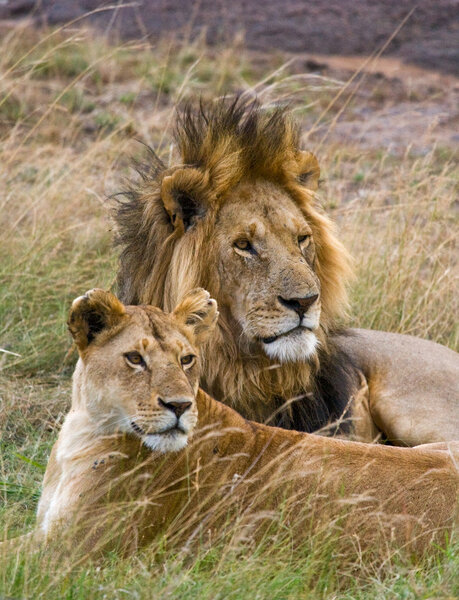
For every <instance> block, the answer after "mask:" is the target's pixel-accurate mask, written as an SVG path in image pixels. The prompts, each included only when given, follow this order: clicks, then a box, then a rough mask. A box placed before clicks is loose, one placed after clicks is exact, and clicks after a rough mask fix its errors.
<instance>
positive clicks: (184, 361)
mask: <svg viewBox="0 0 459 600" xmlns="http://www.w3.org/2000/svg"><path fill="white" fill-rule="evenodd" d="M194 359H195V355H194V354H187V355H186V356H182V358H181V359H180V363H181V364H182V366H184V367H186V366H189V365H191V363H192V362H193V361H194Z"/></svg>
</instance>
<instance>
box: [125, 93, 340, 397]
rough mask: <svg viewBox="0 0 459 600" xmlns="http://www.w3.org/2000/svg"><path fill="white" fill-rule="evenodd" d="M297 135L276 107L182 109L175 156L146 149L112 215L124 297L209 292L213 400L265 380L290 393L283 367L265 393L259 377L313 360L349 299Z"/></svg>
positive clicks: (162, 299)
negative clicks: (216, 314) (216, 315)
mask: <svg viewBox="0 0 459 600" xmlns="http://www.w3.org/2000/svg"><path fill="white" fill-rule="evenodd" d="M299 139H300V136H299V129H298V127H297V126H296V125H295V124H294V123H293V122H292V119H291V117H290V115H289V113H288V111H286V110H284V109H282V108H274V109H272V110H262V109H261V108H260V107H259V106H258V105H255V104H252V105H247V104H244V102H242V101H241V100H240V99H236V100H235V101H234V102H232V103H228V102H227V101H226V100H222V101H217V102H215V103H213V104H210V105H208V106H201V110H200V111H198V112H194V111H192V110H191V109H189V108H187V109H185V110H184V111H183V112H182V113H181V114H180V115H179V118H178V122H177V127H176V142H177V146H178V149H179V151H180V155H181V159H180V161H179V164H176V165H174V166H171V167H166V166H165V165H163V164H162V163H161V161H159V159H158V158H157V157H156V156H155V155H154V154H153V153H152V155H151V160H150V161H149V163H147V164H145V165H144V166H139V171H140V173H141V175H142V182H141V183H140V184H136V185H134V186H133V187H132V189H131V190H129V191H128V192H127V193H126V194H125V196H126V199H125V201H123V202H122V203H120V205H119V208H118V210H117V213H116V219H117V223H118V227H119V229H118V243H119V244H121V245H122V246H123V251H122V254H121V268H120V272H119V284H120V293H121V296H122V298H123V300H125V301H127V302H129V303H133V304H137V303H151V304H155V305H157V306H161V307H162V308H164V309H166V310H171V308H172V307H173V306H174V305H175V303H176V302H177V301H178V300H180V298H182V297H183V295H184V294H186V292H187V291H188V290H189V289H192V288H194V287H197V286H200V287H204V288H206V289H208V290H209V291H210V293H211V294H212V296H213V297H215V298H216V299H217V301H218V304H219V310H220V314H221V317H220V319H219V327H218V329H217V331H216V334H215V335H214V336H213V338H212V341H211V343H210V344H209V345H208V347H207V349H206V353H205V357H206V368H205V369H204V373H203V375H204V378H205V379H204V387H206V388H207V389H208V390H210V391H212V392H213V393H214V394H216V395H217V397H219V398H221V397H222V395H221V394H220V391H221V390H222V388H223V387H225V388H228V389H229V388H232V387H233V388H234V386H236V387H237V388H238V390H239V391H236V390H234V389H233V391H234V392H235V393H237V394H243V392H242V391H241V390H243V389H245V390H246V393H247V394H249V396H251V397H255V396H254V394H255V395H256V396H259V397H266V396H267V395H268V393H274V394H277V393H279V392H278V391H276V390H275V389H274V387H273V383H272V378H273V377H274V378H275V377H277V378H278V380H279V386H278V388H279V389H280V390H285V392H286V393H290V391H291V389H287V388H286V386H285V385H284V384H282V383H281V381H280V380H281V377H282V374H281V371H278V373H277V374H274V373H273V372H272V376H270V379H269V380H268V379H267V380H266V389H264V390H263V389H262V388H263V385H264V384H262V383H261V382H260V377H265V374H266V372H267V371H266V370H267V369H269V368H270V366H271V365H274V364H279V363H281V365H282V368H283V369H284V367H285V369H284V371H285V370H288V368H289V365H292V368H295V369H298V368H300V369H303V368H304V365H308V364H309V363H312V364H314V365H316V364H317V349H318V347H319V345H320V344H321V343H324V342H325V338H326V335H327V332H328V331H329V329H330V327H332V326H333V323H334V321H335V319H336V317H337V316H338V315H340V314H342V313H343V311H344V310H345V308H346V306H347V304H346V289H345V286H346V281H347V277H348V275H349V274H350V266H349V256H348V254H347V252H346V250H345V249H344V247H343V246H342V245H341V243H340V242H339V241H338V240H337V239H336V237H335V235H334V230H333V226H332V224H331V222H330V221H329V219H328V218H327V217H326V216H325V215H324V214H323V212H322V210H321V209H320V207H319V206H318V202H317V198H316V195H315V191H316V190H317V187H318V180H319V173H320V169H319V166H318V163H317V160H316V158H315V157H314V156H313V155H312V154H311V153H310V152H306V151H302V150H300V147H299ZM323 345H325V344H323ZM216 363H218V368H217V367H216V366H215V365H216ZM299 365H300V366H299ZM247 369H250V373H249V372H248V371H247ZM306 370H307V367H306ZM260 373H261V375H260ZM241 374H242V375H241ZM223 377H226V381H225V382H224V383H222V378H223ZM266 377H268V376H267V375H266ZM217 378H218V380H219V382H218V384H215V385H214V383H215V381H216V380H217ZM294 380H295V381H297V380H298V377H293V376H290V381H294ZM235 381H236V383H235V384H234V382H235ZM251 384H253V386H252V387H251V388H250V390H249V387H247V386H250V385H251ZM287 387H288V386H287ZM290 387H291V386H290ZM268 389H269V390H271V391H270V392H267V390H268ZM300 389H301V386H300ZM226 393H227V390H226V389H225V390H224V391H223V394H225V395H226Z"/></svg>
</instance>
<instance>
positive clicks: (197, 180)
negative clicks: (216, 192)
mask: <svg viewBox="0 0 459 600" xmlns="http://www.w3.org/2000/svg"><path fill="white" fill-rule="evenodd" d="M208 181H209V178H208V175H206V174H205V173H203V172H202V171H200V170H199V169H192V168H184V169H178V170H177V171H175V172H174V173H173V174H172V175H167V176H166V177H164V179H163V181H162V183H161V199H162V201H163V204H164V208H165V209H166V211H167V213H168V215H169V218H170V220H171V223H172V225H173V226H174V227H175V228H176V229H180V230H181V231H182V232H185V231H187V230H188V229H189V228H190V227H192V226H193V225H194V224H195V223H196V221H197V220H198V219H199V218H201V217H203V216H204V215H205V213H206V196H207V193H208Z"/></svg>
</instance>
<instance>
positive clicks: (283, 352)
mask: <svg viewBox="0 0 459 600" xmlns="http://www.w3.org/2000/svg"><path fill="white" fill-rule="evenodd" d="M318 343H319V340H318V339H317V337H316V335H315V334H314V333H313V332H312V331H309V330H307V329H298V330H295V331H292V333H291V334H289V335H283V336H281V337H280V338H278V339H277V340H275V341H274V342H271V343H270V344H262V346H263V350H264V351H265V352H266V354H267V355H268V356H269V358H273V359H276V360H278V361H279V362H281V363H287V362H306V361H308V360H309V359H310V358H311V356H313V355H314V354H315V352H316V349H317V346H318Z"/></svg>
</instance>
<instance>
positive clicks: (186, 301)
mask: <svg viewBox="0 0 459 600" xmlns="http://www.w3.org/2000/svg"><path fill="white" fill-rule="evenodd" d="M172 314H173V315H174V317H175V318H176V319H177V321H179V323H181V324H182V325H187V326H188V327H191V328H192V329H193V333H194V337H195V340H196V343H197V344H202V343H203V342H205V341H206V340H207V339H208V338H209V337H210V335H211V333H212V332H213V330H214V328H215V325H216V323H217V319H218V310H217V302H216V301H215V300H214V299H213V298H211V297H210V294H209V292H206V290H203V289H202V288H198V289H196V290H193V291H192V292H190V293H189V294H187V295H186V296H185V297H184V298H183V300H182V301H181V302H180V304H179V305H178V306H176V308H175V310H174V312H173V313H172Z"/></svg>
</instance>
